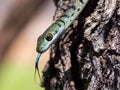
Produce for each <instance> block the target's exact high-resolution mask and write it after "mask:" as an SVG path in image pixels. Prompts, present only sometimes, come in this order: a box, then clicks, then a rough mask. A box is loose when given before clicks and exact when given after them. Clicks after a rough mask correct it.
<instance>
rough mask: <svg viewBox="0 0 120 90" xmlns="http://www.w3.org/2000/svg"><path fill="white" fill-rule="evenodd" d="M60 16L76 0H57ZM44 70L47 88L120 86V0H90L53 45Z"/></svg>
mask: <svg viewBox="0 0 120 90" xmlns="http://www.w3.org/2000/svg"><path fill="white" fill-rule="evenodd" d="M54 1H56V5H57V10H56V13H55V17H54V18H55V19H56V18H58V17H59V16H60V15H61V14H62V13H63V12H64V11H65V10H66V9H67V8H69V5H71V4H72V0H59V1H58V0H54ZM50 56H51V57H50V60H49V62H48V63H47V64H46V65H45V68H44V70H43V79H42V83H41V84H42V86H43V87H45V89H46V90H119V89H120V0H90V1H89V3H88V5H87V6H86V8H85V9H84V10H83V12H82V13H81V14H80V15H79V17H78V18H77V19H76V20H75V21H74V22H73V24H72V25H71V26H70V27H69V28H68V29H67V31H66V32H65V33H64V35H62V36H61V37H60V38H59V40H58V41H57V42H56V43H55V44H54V45H52V48H51V55H50Z"/></svg>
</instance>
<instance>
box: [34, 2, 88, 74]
mask: <svg viewBox="0 0 120 90" xmlns="http://www.w3.org/2000/svg"><path fill="white" fill-rule="evenodd" d="M88 1H89V0H75V1H74V3H73V5H72V6H71V7H70V8H69V9H67V10H66V11H65V12H64V13H63V14H62V15H61V16H60V18H59V19H58V20H56V22H54V23H53V24H52V25H51V26H50V27H48V29H47V30H46V31H45V32H44V33H43V34H42V35H41V36H39V38H38V40H37V48H36V50H37V52H38V56H37V58H36V66H35V69H36V70H37V71H38V74H39V70H38V62H39V58H40V56H41V54H42V53H43V52H45V51H46V50H47V49H48V48H49V47H50V46H51V44H53V43H55V41H57V40H58V38H59V37H60V36H61V35H62V34H63V33H64V32H65V30H66V29H67V28H68V27H69V26H70V25H71V23H72V22H73V21H74V20H75V18H77V17H78V15H79V14H80V13H81V12H82V10H83V9H84V7H85V6H86V4H87V3H88Z"/></svg>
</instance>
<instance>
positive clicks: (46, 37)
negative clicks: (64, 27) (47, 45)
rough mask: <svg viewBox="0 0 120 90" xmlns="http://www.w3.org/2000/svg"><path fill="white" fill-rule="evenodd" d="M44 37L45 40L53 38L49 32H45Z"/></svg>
mask: <svg viewBox="0 0 120 90" xmlns="http://www.w3.org/2000/svg"><path fill="white" fill-rule="evenodd" d="M45 39H46V40H47V41H51V40H52V39H53V35H52V34H51V33H48V34H46V36H45Z"/></svg>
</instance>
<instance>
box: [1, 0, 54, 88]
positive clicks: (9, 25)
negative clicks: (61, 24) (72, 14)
mask: <svg viewBox="0 0 120 90" xmlns="http://www.w3.org/2000/svg"><path fill="white" fill-rule="evenodd" d="M54 12H55V5H54V3H53V0H0V90H44V88H41V87H40V80H39V78H38V77H36V81H35V80H34V72H35V59H36V56H37V52H36V42H37V38H38V36H39V35H40V34H42V33H43V32H44V30H45V29H47V28H48V27H49V26H50V25H51V23H52V22H53V15H54ZM48 60H49V50H48V51H47V52H45V53H44V54H43V55H42V56H41V59H40V62H39V69H40V72H41V71H42V69H43V68H44V65H45V64H46V62H47V61H48ZM41 75H42V73H41Z"/></svg>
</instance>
